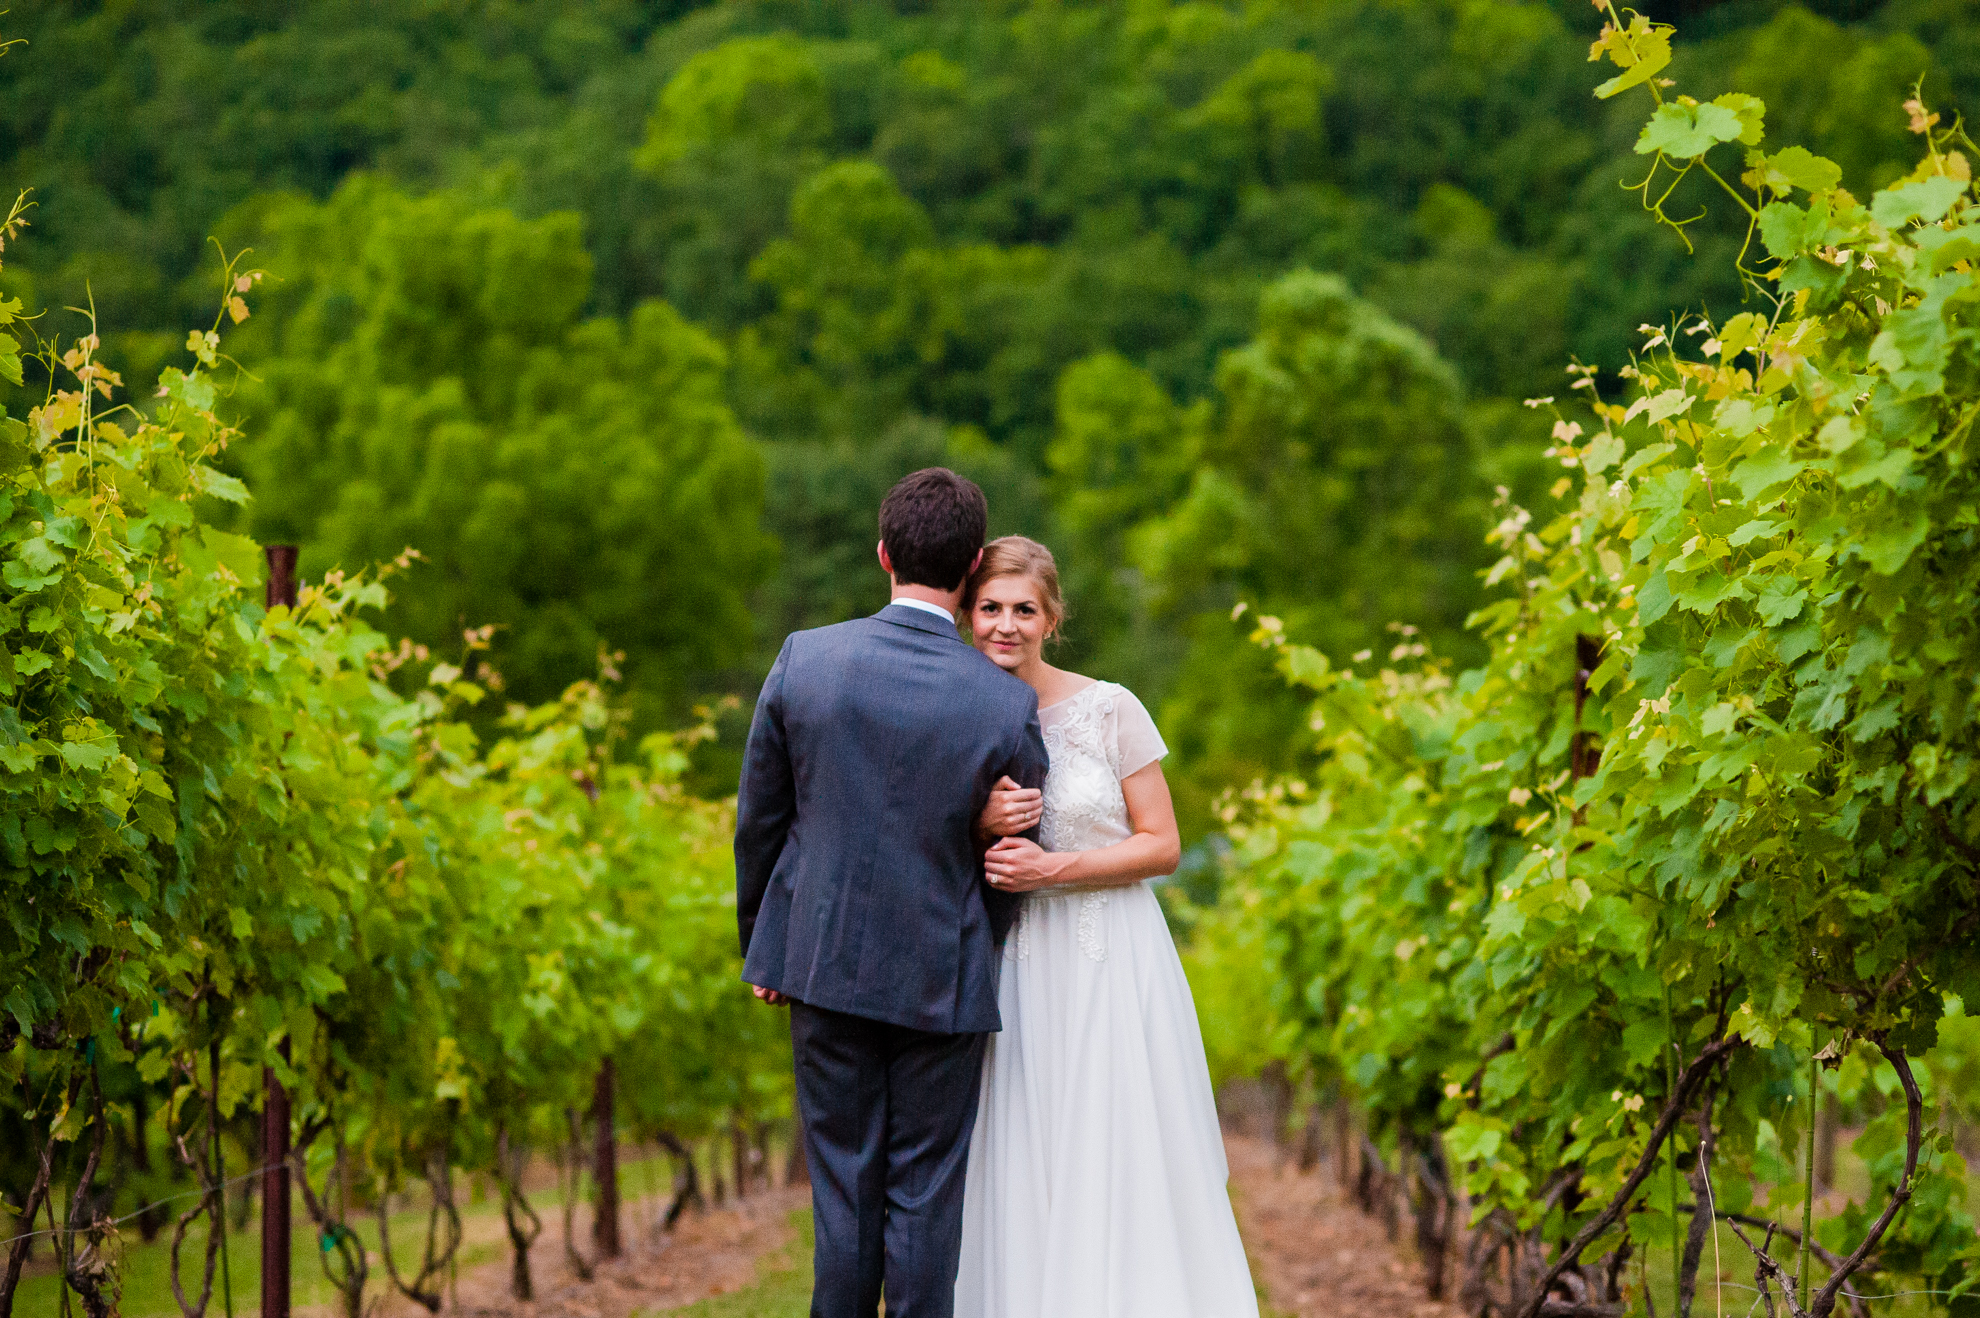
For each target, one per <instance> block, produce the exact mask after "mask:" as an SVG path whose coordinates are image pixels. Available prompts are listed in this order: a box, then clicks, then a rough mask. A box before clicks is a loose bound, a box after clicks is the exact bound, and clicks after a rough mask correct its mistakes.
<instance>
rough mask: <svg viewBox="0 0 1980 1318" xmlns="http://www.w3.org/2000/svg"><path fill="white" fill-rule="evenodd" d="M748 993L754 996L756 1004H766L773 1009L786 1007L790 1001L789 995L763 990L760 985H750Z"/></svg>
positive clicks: (772, 990)
mask: <svg viewBox="0 0 1980 1318" xmlns="http://www.w3.org/2000/svg"><path fill="white" fill-rule="evenodd" d="M749 991H750V992H751V993H754V994H755V995H756V1000H757V1001H758V1002H767V1003H769V1004H770V1005H771V1006H773V1007H782V1006H786V1005H788V1004H789V1002H790V1000H791V999H790V995H789V994H787V993H779V992H778V991H777V990H776V989H767V988H764V987H763V986H762V985H760V984H751V985H750V986H749Z"/></svg>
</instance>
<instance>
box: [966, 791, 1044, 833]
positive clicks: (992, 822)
mask: <svg viewBox="0 0 1980 1318" xmlns="http://www.w3.org/2000/svg"><path fill="white" fill-rule="evenodd" d="M1043 802H1044V793H1043V792H1040V791H1039V790H1038V789H1037V788H1036V787H1019V786H1018V785H1017V783H1015V782H1013V781H1012V780H1011V779H1010V778H1008V777H1004V778H999V779H998V780H997V785H996V786H995V787H993V788H991V789H990V800H989V801H988V802H987V803H985V805H984V807H983V813H982V814H980V815H978V816H977V817H976V828H977V831H978V832H979V833H981V834H982V835H983V836H984V837H986V838H992V837H1015V836H1017V835H1018V834H1019V833H1023V832H1026V831H1028V830H1030V829H1032V828H1034V827H1036V825H1037V823H1038V818H1039V815H1040V813H1041V812H1042V811H1043V810H1044V804H1043Z"/></svg>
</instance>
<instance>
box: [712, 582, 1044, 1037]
mask: <svg viewBox="0 0 1980 1318" xmlns="http://www.w3.org/2000/svg"><path fill="white" fill-rule="evenodd" d="M1036 709H1037V701H1036V697H1035V695H1034V694H1033V692H1032V690H1031V688H1030V687H1028V686H1026V685H1025V684H1024V683H1023V682H1021V681H1019V680H1018V679H1016V678H1015V677H1012V676H1011V675H1009V674H1007V673H1005V672H1004V671H1002V670H1001V669H999V668H998V667H997V666H996V665H994V664H992V663H991V662H990V661H989V660H987V659H985V658H984V657H983V656H982V655H980V654H978V653H977V652H976V651H975V650H974V649H972V648H971V647H969V646H968V645H966V644H964V643H963V642H962V641H961V639H960V638H959V637H957V635H956V633H955V629H954V627H953V626H952V625H949V624H945V623H944V622H943V620H942V619H940V618H937V617H935V616H933V615H932V614H929V613H926V612H923V611H920V610H916V609H913V608H910V607H907V606H903V605H898V604H896V605H892V606H890V607H888V608H886V609H884V610H882V611H881V612H880V613H879V614H877V615H875V616H874V617H871V618H862V619H858V620H856V621H853V622H847V623H841V624H839V625H837V626H834V627H825V628H820V629H818V630H816V631H809V632H799V633H797V634H795V635H793V636H791V637H790V639H789V640H787V641H786V642H785V644H784V649H783V652H782V653H781V654H780V655H779V656H778V660H777V664H776V666H775V668H773V669H772V671H771V674H770V677H769V679H768V680H767V681H766V683H765V686H764V692H763V696H762V698H761V700H760V701H759V703H758V706H757V715H756V721H755V724H754V725H753V726H752V728H751V731H750V748H749V752H748V755H747V756H746V761H745V766H744V773H743V781H742V789H741V793H740V797H739V801H738V820H737V831H736V862H737V897H738V905H739V908H740V909H739V914H740V915H741V917H742V930H743V945H744V953H745V956H746V958H747V961H746V966H745V970H744V978H745V979H747V980H749V982H751V983H753V984H758V985H761V986H763V987H766V988H774V989H777V990H778V991H780V992H783V993H787V994H789V995H790V996H791V997H793V998H796V999H797V1000H799V1001H801V1002H806V1003H809V1004H811V1005H812V1006H816V1007H824V1008H827V1009H829V1010H833V1011H842V1012H847V1013H850V1014H852V1015H857V1016H864V1017H868V1018H871V1019H875V1020H882V1021H887V1022H890V1023H893V1024H898V1025H907V1026H911V1027H914V1028H916V1029H922V1030H931V1031H940V1032H973V1031H980V1030H994V1029H996V1028H997V1027H998V1021H997V1010H996V989H997V955H998V953H997V944H998V942H999V941H1000V939H1001V936H1002V934H1003V932H1004V929H1005V928H1006V927H1007V925H1008V922H1009V916H1010V909H1009V902H1008V899H1006V898H1004V897H1003V895H1002V894H997V893H994V892H993V891H992V890H990V889H989V888H987V887H986V886H985V885H984V884H983V882H982V880H981V868H980V857H979V855H978V852H977V849H976V845H975V842H974V838H973V835H972V825H973V823H974V821H975V819H976V816H977V815H978V814H979V813H980V812H981V810H982V808H983V805H984V802H985V801H986V800H987V799H988V797H989V793H990V789H991V787H992V785H993V784H995V783H996V781H997V779H998V778H999V777H1001V776H1002V775H1004V774H1006V773H1008V774H1010V775H1011V776H1012V777H1014V778H1016V779H1018V780H1019V781H1020V782H1024V783H1026V784H1027V785H1029V786H1037V785H1039V783H1040V782H1042V781H1043V778H1044V772H1045V752H1044V746H1043V742H1042V741H1041V740H1040V738H1039V735H1038V729H1037V718H1036Z"/></svg>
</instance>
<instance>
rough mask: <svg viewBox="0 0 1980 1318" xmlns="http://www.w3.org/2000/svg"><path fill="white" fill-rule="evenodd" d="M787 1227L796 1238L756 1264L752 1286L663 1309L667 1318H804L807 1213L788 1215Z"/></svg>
mask: <svg viewBox="0 0 1980 1318" xmlns="http://www.w3.org/2000/svg"><path fill="white" fill-rule="evenodd" d="M791 1225H792V1226H793V1227H795V1228H796V1229H797V1238H796V1239H795V1240H793V1241H792V1242H791V1243H790V1244H789V1245H787V1246H785V1247H784V1248H783V1249H781V1250H779V1251H777V1252H776V1253H775V1254H771V1255H769V1256H768V1257H766V1258H763V1259H760V1260H758V1262H757V1265H756V1283H755V1284H754V1285H752V1286H745V1287H744V1288H743V1289H741V1290H739V1291H731V1292H729V1293H728V1294H727V1295H717V1296H715V1297H714V1298H712V1299H707V1300H700V1301H698V1302H696V1303H694V1304H690V1305H688V1306H687V1307H686V1308H683V1309H667V1310H665V1311H664V1312H665V1313H666V1314H667V1318H805V1315H806V1314H808V1313H810V1312H811V1241H812V1235H811V1210H810V1209H809V1208H801V1209H797V1210H796V1211H794V1212H792V1214H791ZM661 1312H663V1311H662V1310H657V1309H648V1310H643V1311H642V1312H641V1313H640V1315H639V1318H658V1315H659V1314H660V1313H661Z"/></svg>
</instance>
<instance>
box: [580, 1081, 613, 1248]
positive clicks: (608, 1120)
mask: <svg viewBox="0 0 1980 1318" xmlns="http://www.w3.org/2000/svg"><path fill="white" fill-rule="evenodd" d="M618 1083H619V1077H618V1068H617V1067H615V1066H614V1065H613V1063H612V1059H611V1058H610V1057H607V1058H606V1059H605V1060H604V1061H603V1062H602V1063H600V1064H599V1067H598V1079H597V1081H596V1083H595V1086H594V1088H593V1090H592V1096H591V1120H592V1136H593V1141H594V1143H593V1145H592V1161H591V1175H592V1179H593V1180H594V1181H596V1182H597V1184H598V1204H597V1211H596V1212H595V1213H594V1214H593V1215H592V1219H591V1246H592V1248H593V1249H594V1250H595V1251H596V1252H597V1255H598V1257H599V1258H601V1259H615V1258H618V1257H619V1255H620V1254H621V1253H623V1252H624V1250H623V1247H622V1246H621V1244H620V1242H619V1141H618V1132H617V1130H615V1129H614V1122H615V1120H616V1115H615V1113H614V1110H613V1109H614V1107H615V1101H614V1100H615V1097H616V1095H615V1091H616V1090H617V1088H618ZM573 1152H575V1150H573Z"/></svg>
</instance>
